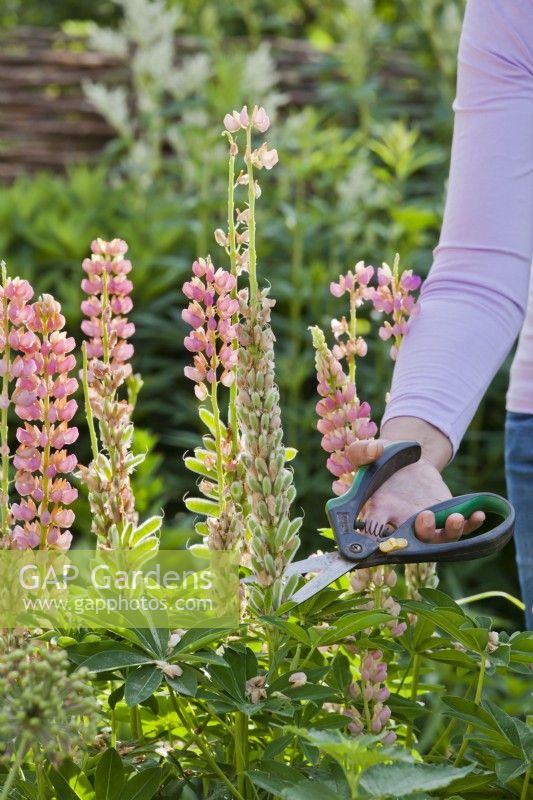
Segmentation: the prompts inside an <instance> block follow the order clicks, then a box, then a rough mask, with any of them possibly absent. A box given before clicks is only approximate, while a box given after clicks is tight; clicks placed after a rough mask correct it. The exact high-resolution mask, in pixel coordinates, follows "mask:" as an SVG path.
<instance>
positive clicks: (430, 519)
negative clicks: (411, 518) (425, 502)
mask: <svg viewBox="0 0 533 800" xmlns="http://www.w3.org/2000/svg"><path fill="white" fill-rule="evenodd" d="M415 533H416V535H417V537H418V538H419V539H420V541H421V542H429V543H434V542H435V541H436V540H437V531H436V529H435V514H434V513H433V512H432V511H421V512H420V514H419V515H418V517H417V518H416V520H415Z"/></svg>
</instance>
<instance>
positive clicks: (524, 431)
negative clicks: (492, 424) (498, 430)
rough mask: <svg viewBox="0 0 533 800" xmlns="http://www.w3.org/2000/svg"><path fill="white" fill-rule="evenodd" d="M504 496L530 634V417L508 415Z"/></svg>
mask: <svg viewBox="0 0 533 800" xmlns="http://www.w3.org/2000/svg"><path fill="white" fill-rule="evenodd" d="M505 472H506V477H507V494H508V497H509V500H510V501H511V503H512V504H513V506H514V508H515V511H516V525H515V533H514V541H515V547H516V563H517V566H518V576H519V578H520V587H521V589H522V598H523V600H524V603H525V604H526V628H527V630H530V631H531V630H533V414H515V413H514V412H512V411H508V412H507V417H506V421H505Z"/></svg>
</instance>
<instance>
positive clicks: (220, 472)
mask: <svg viewBox="0 0 533 800" xmlns="http://www.w3.org/2000/svg"><path fill="white" fill-rule="evenodd" d="M217 387H218V384H217V382H216V381H213V383H212V384H211V408H212V411H213V418H214V425H215V443H216V452H217V484H218V502H219V504H220V508H221V510H222V507H223V504H224V464H223V462H222V431H221V428H220V410H219V407H218V396H217Z"/></svg>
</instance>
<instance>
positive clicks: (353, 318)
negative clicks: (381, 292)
mask: <svg viewBox="0 0 533 800" xmlns="http://www.w3.org/2000/svg"><path fill="white" fill-rule="evenodd" d="M356 336H357V309H356V306H355V292H353V291H352V292H350V341H351V342H355V339H356ZM348 378H349V380H350V383H352V384H354V385H355V353H351V354H350V356H349V357H348Z"/></svg>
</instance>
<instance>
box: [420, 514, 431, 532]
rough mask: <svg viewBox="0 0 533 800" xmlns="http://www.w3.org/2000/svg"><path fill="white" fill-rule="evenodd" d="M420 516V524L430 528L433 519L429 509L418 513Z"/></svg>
mask: <svg viewBox="0 0 533 800" xmlns="http://www.w3.org/2000/svg"><path fill="white" fill-rule="evenodd" d="M420 518H421V521H422V525H423V526H424V528H431V526H432V525H433V519H432V515H431V511H422V514H421V515H420Z"/></svg>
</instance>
